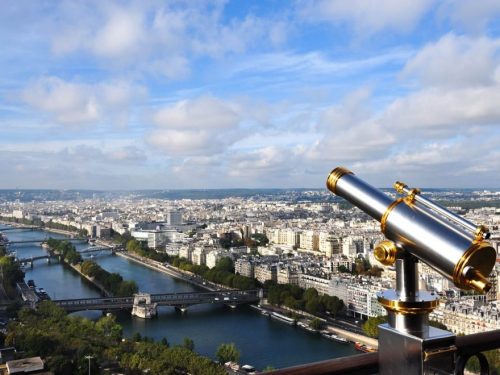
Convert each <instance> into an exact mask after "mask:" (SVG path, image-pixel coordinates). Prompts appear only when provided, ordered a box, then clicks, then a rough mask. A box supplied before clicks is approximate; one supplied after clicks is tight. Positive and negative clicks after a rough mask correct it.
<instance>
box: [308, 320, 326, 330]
mask: <svg viewBox="0 0 500 375" xmlns="http://www.w3.org/2000/svg"><path fill="white" fill-rule="evenodd" d="M309 327H311V328H312V329H315V330H318V331H319V330H320V329H322V328H323V322H322V321H321V320H319V319H318V318H314V319H313V320H311V321H310V322H309Z"/></svg>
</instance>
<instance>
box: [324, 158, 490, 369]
mask: <svg viewBox="0 0 500 375" xmlns="http://www.w3.org/2000/svg"><path fill="white" fill-rule="evenodd" d="M326 185H327V188H328V189H329V190H330V191H331V192H333V193H334V194H336V195H338V196H340V197H343V198H344V199H346V200H347V201H349V202H350V203H352V204H353V205H354V206H356V207H358V208H359V209H361V210H362V211H364V212H365V213H367V214H368V215H370V216H371V217H372V218H374V219H375V220H377V221H379V222H380V230H381V232H382V233H383V234H384V236H385V237H386V240H384V241H381V242H380V243H378V244H377V245H376V246H375V248H374V255H375V258H376V259H377V260H378V261H379V262H381V263H382V264H384V265H395V266H396V288H395V289H390V290H386V291H384V292H381V293H379V294H378V295H377V298H378V301H379V303H380V304H381V305H382V306H383V307H384V308H385V309H386V310H387V312H388V318H389V320H388V324H382V325H380V326H379V370H380V374H382V375H385V374H401V373H407V374H427V373H439V374H441V373H444V374H446V373H452V372H453V368H454V366H453V358H454V352H455V351H456V347H455V346H454V340H455V336H454V335H453V334H452V333H451V332H448V331H444V330H440V329H437V328H434V327H430V326H429V319H428V316H429V313H430V312H431V311H432V310H433V309H434V308H436V307H437V306H438V304H439V296H438V295H436V294H435V293H434V292H427V291H421V290H418V269H417V263H418V262H419V261H421V262H423V263H425V264H427V265H429V266H430V267H431V268H433V269H434V270H436V271H437V272H439V273H440V274H441V275H443V276H444V277H446V278H447V279H449V280H450V281H452V282H453V283H454V284H455V286H456V287H457V288H459V289H462V290H474V291H476V292H479V293H487V292H488V291H489V289H490V288H491V286H492V284H491V282H490V281H489V280H488V276H489V274H490V273H491V271H492V269H493V267H494V265H495V262H496V251H495V249H494V248H493V247H492V246H491V244H490V243H489V242H488V241H487V239H488V238H489V236H490V234H489V231H488V228H487V227H486V226H484V225H474V224H473V223H471V222H470V221H468V220H466V219H464V218H462V217H460V216H459V215H456V214H455V213H453V212H451V211H449V210H447V209H446V208H444V207H442V206H440V205H438V204H437V203H435V202H432V201H431V200H429V199H427V198H425V197H423V196H422V195H421V190H420V189H417V188H409V187H408V186H407V185H406V184H404V183H402V182H396V183H395V184H394V188H395V190H396V193H397V195H396V199H393V198H391V197H390V196H389V195H386V194H384V193H383V192H382V191H380V190H378V189H376V188H374V187H373V186H370V185H369V184H367V183H366V182H364V181H362V180H361V179H359V178H358V177H357V176H356V175H355V174H354V173H352V172H351V171H350V170H348V169H346V168H344V167H337V168H335V169H334V170H333V171H332V172H331V173H330V175H329V176H328V178H327V181H326Z"/></svg>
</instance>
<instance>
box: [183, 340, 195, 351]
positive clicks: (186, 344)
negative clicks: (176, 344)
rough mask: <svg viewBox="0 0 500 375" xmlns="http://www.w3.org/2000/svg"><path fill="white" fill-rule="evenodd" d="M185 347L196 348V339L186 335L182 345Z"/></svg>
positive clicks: (191, 349) (188, 348)
mask: <svg viewBox="0 0 500 375" xmlns="http://www.w3.org/2000/svg"><path fill="white" fill-rule="evenodd" d="M181 346H182V347H183V348H186V349H187V350H190V351H193V350H194V341H193V340H192V339H190V338H189V337H184V340H182V345H181Z"/></svg>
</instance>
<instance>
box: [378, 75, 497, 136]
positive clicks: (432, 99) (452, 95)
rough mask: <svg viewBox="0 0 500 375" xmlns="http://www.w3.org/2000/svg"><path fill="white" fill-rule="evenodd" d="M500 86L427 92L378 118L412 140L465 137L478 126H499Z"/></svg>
mask: <svg viewBox="0 0 500 375" xmlns="http://www.w3.org/2000/svg"><path fill="white" fill-rule="evenodd" d="M498 103H500V85H499V84H495V85H491V86H483V87H474V88H464V89H455V90H438V89H428V90H422V91H418V92H416V93H413V94H410V95H408V96H406V97H403V98H398V99H396V100H395V101H394V102H393V103H391V105H389V106H388V108H387V109H386V110H385V112H384V114H383V115H382V116H381V120H380V121H381V122H382V123H385V124H390V126H391V127H392V128H393V129H394V131H395V132H398V131H399V132H400V131H404V132H407V131H409V130H411V131H412V133H413V134H412V137H427V136H437V135H440V134H441V135H445V136H450V135H453V134H464V132H465V133H466V132H467V129H470V127H472V126H477V125H490V126H495V127H498V125H499V124H500V106H499V105H498Z"/></svg>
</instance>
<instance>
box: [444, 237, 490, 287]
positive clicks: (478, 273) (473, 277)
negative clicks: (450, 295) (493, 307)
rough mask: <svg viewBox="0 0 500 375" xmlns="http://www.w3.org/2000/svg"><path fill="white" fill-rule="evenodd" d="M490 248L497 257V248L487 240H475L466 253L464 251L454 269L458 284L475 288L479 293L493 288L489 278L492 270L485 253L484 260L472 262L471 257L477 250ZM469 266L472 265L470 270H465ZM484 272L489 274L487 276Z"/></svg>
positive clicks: (454, 278)
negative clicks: (489, 269)
mask: <svg viewBox="0 0 500 375" xmlns="http://www.w3.org/2000/svg"><path fill="white" fill-rule="evenodd" d="M488 248H489V249H491V251H490V252H493V257H494V258H495V259H496V253H495V250H494V249H493V248H492V247H491V245H490V244H489V243H488V242H486V241H475V242H473V243H472V245H471V246H470V247H469V248H468V249H467V250H466V251H465V253H463V255H462V257H461V258H460V260H459V261H458V262H457V264H456V266H455V269H454V270H453V282H454V283H455V285H456V286H458V287H459V288H461V289H474V290H475V291H477V292H479V293H487V292H488V291H489V290H490V289H491V286H492V285H491V282H490V281H489V280H488V278H487V277H488V274H489V272H490V271H488V266H489V265H488V262H487V260H488V259H487V258H484V254H485V253H483V256H482V259H483V260H484V261H482V262H481V263H477V262H475V263H476V264H471V263H472V262H471V259H472V258H473V257H474V256H475V255H476V253H477V252H479V251H486V249H488ZM467 267H471V269H470V271H468V272H464V271H465V269H466V268H467ZM465 273H466V274H465ZM484 273H488V274H487V275H486V276H485V275H484Z"/></svg>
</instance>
